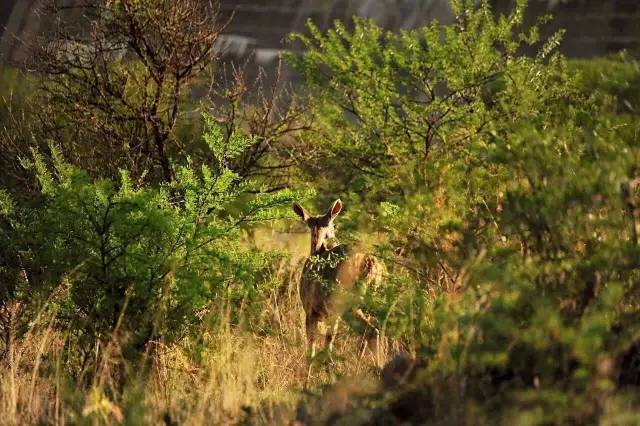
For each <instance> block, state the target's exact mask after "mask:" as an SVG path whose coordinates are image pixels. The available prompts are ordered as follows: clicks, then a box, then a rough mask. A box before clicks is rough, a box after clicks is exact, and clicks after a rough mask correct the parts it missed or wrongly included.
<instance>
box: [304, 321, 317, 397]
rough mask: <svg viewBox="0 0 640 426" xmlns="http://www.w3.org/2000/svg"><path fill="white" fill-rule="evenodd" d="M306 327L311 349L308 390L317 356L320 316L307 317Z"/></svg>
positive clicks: (307, 379)
mask: <svg viewBox="0 0 640 426" xmlns="http://www.w3.org/2000/svg"><path fill="white" fill-rule="evenodd" d="M305 326H306V332H307V346H308V349H309V369H308V370H307V378H306V380H305V382H304V388H305V389H306V388H307V384H308V383H309V380H310V379H311V367H312V365H313V360H314V358H315V356H316V339H317V335H318V315H316V314H315V313H313V312H310V313H308V314H307V315H306V317H305Z"/></svg>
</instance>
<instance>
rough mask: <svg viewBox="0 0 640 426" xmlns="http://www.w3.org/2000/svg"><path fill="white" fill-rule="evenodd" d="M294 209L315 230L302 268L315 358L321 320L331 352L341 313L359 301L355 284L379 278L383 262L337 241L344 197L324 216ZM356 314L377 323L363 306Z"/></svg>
mask: <svg viewBox="0 0 640 426" xmlns="http://www.w3.org/2000/svg"><path fill="white" fill-rule="evenodd" d="M293 210H294V212H295V213H296V214H297V215H298V216H300V217H301V218H302V219H303V220H304V221H305V223H306V224H307V225H308V226H309V229H310V230H311V254H310V256H309V257H308V258H307V259H306V261H305V264H304V268H303V271H302V277H301V280H300V299H301V301H302V306H303V308H304V312H305V326H306V334H307V341H308V344H309V346H310V349H311V359H313V357H314V356H315V347H316V343H317V339H318V324H319V323H320V322H323V323H324V324H326V325H327V327H330V329H329V330H328V332H327V334H326V339H325V348H326V349H328V352H329V355H330V354H331V349H332V344H333V340H334V338H335V334H336V331H337V328H338V324H339V320H340V317H341V315H342V314H343V313H344V312H345V311H347V310H349V309H351V308H352V307H353V306H354V305H355V303H354V301H353V294H354V290H355V289H354V287H355V286H356V284H357V283H359V282H360V283H363V284H364V285H370V284H372V283H376V282H377V281H379V279H380V277H381V265H380V263H379V262H378V261H377V260H376V258H375V257H374V256H373V255H370V254H366V253H361V252H356V251H352V250H349V248H348V247H346V246H343V245H334V241H333V239H334V238H335V229H334V225H333V219H335V217H336V216H337V215H338V214H339V213H340V211H341V210H342V202H341V201H340V200H336V201H335V202H334V203H333V204H332V206H331V208H330V209H329V211H328V212H327V213H326V214H324V215H322V216H310V215H309V214H308V213H307V212H306V210H304V208H303V207H302V206H300V205H299V204H294V206H293ZM354 314H355V315H356V317H358V318H359V319H360V320H361V321H363V322H365V323H366V324H367V325H368V326H370V327H373V325H372V324H371V321H370V320H369V319H368V318H367V317H366V316H365V315H364V313H363V312H362V311H361V310H360V309H356V310H354ZM310 371H311V370H309V373H310Z"/></svg>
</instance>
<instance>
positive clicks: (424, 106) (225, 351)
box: [0, 0, 640, 425]
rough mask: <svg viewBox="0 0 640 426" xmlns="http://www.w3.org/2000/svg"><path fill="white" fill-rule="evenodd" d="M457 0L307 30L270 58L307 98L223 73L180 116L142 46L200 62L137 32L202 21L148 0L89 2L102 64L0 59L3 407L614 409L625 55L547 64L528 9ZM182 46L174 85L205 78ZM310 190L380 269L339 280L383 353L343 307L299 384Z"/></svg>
mask: <svg viewBox="0 0 640 426" xmlns="http://www.w3.org/2000/svg"><path fill="white" fill-rule="evenodd" d="M476 3H477V2H475V1H472V0H454V1H452V5H453V8H454V12H455V15H456V17H457V18H456V21H455V23H453V24H450V25H443V24H440V23H437V22H434V23H432V24H429V25H427V26H425V27H422V28H418V29H415V30H407V31H401V32H391V31H386V30H383V29H382V28H380V27H379V26H378V25H377V24H376V23H375V22H373V21H370V20H365V19H358V18H354V21H353V23H340V22H337V23H336V24H335V26H334V27H333V28H331V29H329V30H328V31H326V32H322V31H321V30H320V29H318V28H317V27H315V26H314V25H313V24H312V23H310V24H309V31H308V34H307V35H301V34H298V35H292V37H291V39H292V42H294V43H298V44H299V45H300V46H301V47H302V48H303V49H302V50H301V51H302V53H301V54H299V55H293V54H292V55H290V56H289V57H288V58H287V60H288V61H289V63H290V64H291V65H292V66H293V67H294V68H296V69H297V70H298V71H299V72H300V73H301V74H302V75H303V76H304V81H305V84H304V85H303V87H301V88H299V91H300V93H304V97H303V95H298V96H292V95H291V94H290V93H289V94H283V93H280V92H277V91H275V90H274V91H272V92H271V95H268V96H267V95H265V93H269V91H268V90H265V89H264V88H262V89H261V90H259V91H258V93H259V95H258V99H259V100H258V102H257V103H255V104H252V103H251V102H250V101H249V100H248V98H247V97H246V96H245V94H246V93H248V92H250V89H249V88H248V86H247V85H246V84H245V82H244V80H243V78H242V73H241V72H239V71H238V72H236V74H235V76H236V79H235V80H234V81H233V82H231V84H230V85H228V86H224V87H221V89H220V90H219V91H218V92H217V96H212V97H211V99H208V100H204V101H200V102H201V103H200V104H199V105H194V104H193V103H192V101H191V100H190V99H188V97H187V96H183V95H182V94H181V93H182V92H180V93H179V94H178V96H177V97H171V94H172V93H173V94H175V91H173V90H171V88H172V87H173V88H175V84H178V83H177V81H178V79H177V77H176V76H178V75H182V73H181V72H177V71H176V70H177V68H176V67H177V66H178V65H177V64H178V63H177V62H175V60H176V58H177V57H178V56H179V55H178V56H175V55H173V56H172V55H171V54H167V55H165V53H166V52H182V53H184V54H185V55H187V57H189V58H191V59H193V58H195V57H199V56H197V55H196V56H190V55H191V53H188V52H187V53H185V52H184V50H183V49H182V48H179V47H176V46H174V44H175V43H179V42H184V43H186V44H185V46H186V45H187V44H189V43H190V42H187V41H185V40H187V39H184V40H183V39H181V38H179V37H178V38H176V39H175V40H173V39H172V40H169V39H167V38H166V37H163V36H162V34H165V31H168V30H169V29H170V27H169V25H176V26H177V27H176V29H175V31H178V29H180V30H184V29H185V28H191V27H190V26H189V25H200V24H202V25H203V27H202V30H203V31H205V30H206V28H209V29H211V28H216V29H219V28H221V26H219V25H218V21H217V20H216V19H218V18H216V14H215V10H214V9H211V10H200V11H199V12H198V13H197V14H194V13H189V11H186V10H182V9H181V8H180V6H179V5H176V4H174V3H173V2H164V1H155V0H153V1H144V2H138V1H131V2H130V1H129V0H126V1H125V0H122V1H115V2H104V3H101V4H100V5H101V7H100V8H97V9H95V10H94V11H93V12H95V15H87V16H88V19H93V21H92V22H93V24H94V26H93V28H94V29H95V33H94V34H93V36H92V37H89V38H88V40H89V41H88V42H87V44H88V45H89V46H96V45H102V46H111V45H112V44H109V43H113V42H114V40H116V41H118V43H122V46H121V49H122V50H123V51H125V52H129V51H131V55H129V54H127V55H123V56H122V57H115V56H112V55H111V54H107V52H108V51H109V50H108V49H107V50H105V51H103V53H104V55H102V56H100V57H101V58H102V60H101V61H102V62H101V63H102V65H104V66H103V67H102V68H101V70H100V72H94V71H95V69H94V68H91V69H89V70H87V69H86V67H84V66H83V63H84V62H83V61H82V57H81V55H85V54H87V52H94V53H95V52H96V50H95V49H94V50H92V49H91V48H90V49H78V50H71V51H65V54H64V55H59V54H56V51H53V54H52V56H49V60H48V62H43V63H47V64H48V65H51V64H60V62H59V61H61V60H64V61H65V62H64V63H65V64H67V65H69V64H71V65H70V66H69V67H68V68H65V69H64V70H63V71H61V72H54V71H51V72H48V71H47V70H46V69H43V70H41V71H42V73H41V74H37V75H32V76H29V77H25V78H20V77H18V76H16V75H15V74H14V73H13V72H7V73H6V74H3V75H2V76H1V77H2V78H3V79H7V80H11V81H12V82H13V83H12V86H13V87H15V89H14V90H13V91H12V93H14V94H15V96H14V97H10V96H9V93H3V96H5V98H4V99H5V103H4V106H3V107H2V108H1V109H0V119H2V133H0V135H1V137H0V143H1V144H2V145H3V146H2V149H1V150H0V152H2V154H0V161H1V162H2V165H3V166H4V167H3V173H2V176H0V183H1V184H2V189H0V242H2V245H1V246H0V283H1V287H0V336H1V338H2V339H1V341H0V413H1V415H0V418H1V419H3V420H2V421H3V422H6V423H7V424H24V423H27V424H33V423H42V424H59V423H60V424H61V423H91V424H118V423H130V424H142V423H154V424H157V423H160V424H161V423H165V424H183V423H184V424H203V423H207V424H208V423H216V424H217V423H247V424H263V423H269V424H270V423H276V424H287V423H293V422H294V421H299V422H301V423H310V424H316V423H318V424H321V423H338V424H394V423H401V422H405V423H409V424H456V425H457V424H568V423H569V424H599V423H603V424H634V423H637V421H638V416H637V414H636V413H637V412H638V409H639V408H640V399H639V398H638V395H639V393H638V387H639V386H640V340H639V336H640V326H639V324H638V321H637V317H638V313H639V310H640V293H639V290H640V289H639V284H640V264H639V259H640V246H639V241H638V239H639V234H640V204H639V203H640V174H639V173H640V168H638V164H640V145H639V144H638V141H637V134H638V131H640V120H639V118H638V105H639V99H638V91H637V89H638V87H640V68H639V67H638V63H637V61H636V60H635V59H633V57H631V56H630V55H628V54H618V55H615V56H611V57H608V58H599V59H592V60H581V61H575V60H568V59H566V58H564V57H563V56H562V55H560V54H559V53H557V51H556V48H557V46H558V45H559V43H561V34H557V35H554V36H552V37H551V38H549V39H546V40H541V38H540V36H539V34H540V31H539V29H538V26H533V27H526V26H525V25H524V16H525V7H526V1H519V2H517V3H518V4H517V6H516V7H515V8H514V10H513V11H512V13H511V14H509V15H508V16H495V15H494V13H493V11H492V10H491V8H490V7H489V6H488V5H487V3H486V2H481V3H480V5H477V4H476ZM167 7H169V8H170V9H171V10H170V12H171V13H174V14H175V17H176V19H169V18H170V16H173V15H171V13H169V12H167V10H165V8H167ZM165 12H166V13H165ZM120 14H124V15H122V16H121V15H120ZM202 16H206V18H202ZM116 17H119V18H116ZM154 17H155V18H154ZM178 17H179V18H180V19H184V21H179V20H177V19H178ZM116 19H117V21H114V20H116ZM126 19H129V20H130V23H132V25H124V24H123V23H124V22H129V21H126ZM164 19H167V22H166V23H163V22H164V21H163V20H164ZM209 19H211V21H209ZM145 20H151V21H152V22H154V24H155V25H152V26H150V27H149V26H142V25H139V26H137V25H134V24H135V23H137V22H143V21H145ZM194 20H196V21H194ZM145 22H146V21H145ZM180 22H181V23H180ZM203 22H209V23H216V25H215V26H213V27H211V26H208V25H204V24H203ZM185 23H189V25H186V24H185ZM183 24H185V25H183ZM540 24H542V22H541V23H540ZM67 30H68V28H67ZM106 30H109V31H110V32H106ZM132 30H135V31H136V34H138V35H135V36H133V35H132V33H131V31H132ZM171 31H172V33H173V32H174V31H173V30H171ZM216 31H217V30H216ZM138 32H140V33H138ZM56 34H57V36H60V34H66V35H65V37H67V38H68V37H69V31H67V32H64V33H56ZM96 34H99V35H102V36H105V35H106V34H108V35H109V37H107V38H105V37H103V38H100V37H95V35H96ZM211 36H212V37H213V38H214V39H215V37H216V36H217V32H215V34H213V33H211ZM127 37H131V38H127ZM105 40H109V43H107V42H106V41H105ZM144 40H148V43H147V42H145V43H146V44H148V45H149V46H148V47H149V49H147V50H140V49H136V46H138V45H137V44H136V43H142V42H143V41H144ZM158 40H160V41H163V42H167V43H170V44H171V43H174V44H171V46H173V47H172V48H169V47H166V46H165V47H158V46H159V45H158V44H156V42H157V41H158ZM181 40H182V41H181ZM188 40H191V39H188ZM207 40H208V39H207ZM209 41H212V40H209ZM103 42H104V43H103ZM101 43H102V44H101ZM145 43H143V44H142V46H144V45H145ZM207 43H208V42H207ZM48 46H49V47H52V48H54V49H55V48H56V45H55V44H51V45H48ZM64 46H70V45H69V44H68V43H67V44H64ZM181 46H183V45H181ZM183 47H184V46H183ZM152 48H158V49H159V50H158V52H164V53H157V52H156V51H155V50H153V49H152ZM171 49H174V50H171ZM524 51H528V52H531V51H533V52H534V53H533V54H523V53H522V52H524ZM154 52H156V53H154ZM206 52H207V54H211V57H210V58H209V59H210V60H212V61H213V63H214V65H213V66H209V65H207V66H204V65H203V66H200V65H199V64H200V62H197V63H196V64H195V65H194V66H193V67H192V68H190V69H191V71H189V72H187V73H186V74H185V79H186V80H185V83H184V84H185V90H186V86H189V85H190V84H193V85H194V86H193V87H195V86H197V85H198V84H200V82H201V81H203V80H205V79H209V78H213V79H215V78H216V76H217V75H218V73H219V72H220V69H219V68H217V67H216V61H215V58H214V56H215V55H213V51H210V50H206ZM58 53H60V52H58ZM176 55H177V53H176ZM161 60H164V61H165V62H167V61H168V62H167V64H174V65H175V66H174V68H171V67H170V66H169V65H166V66H164V65H161V62H162V61H161ZM78 61H79V62H78ZM172 61H173V62H172ZM174 62H175V63H174ZM178 62H179V65H180V66H184V65H185V62H184V61H182V60H180V61H178ZM162 63H164V62H162ZM203 63H204V62H203ZM157 67H159V68H157ZM158 70H163V72H165V71H166V73H167V77H166V78H161V79H160V80H159V81H158V79H157V78H156V77H157V72H158ZM85 71H86V72H88V74H85ZM89 71H90V72H89ZM78 72H80V74H78ZM123 76H127V77H126V78H124V77H123ZM85 77H91V79H92V80H91V81H92V82H93V83H95V84H93V85H92V84H85V83H86V82H87V81H89V80H86V79H85ZM187 80H188V82H187ZM118 82H119V83H118ZM116 83H117V84H116ZM121 83H122V84H121ZM142 83H143V84H144V87H146V88H144V87H143V88H140V87H139V86H136V84H142ZM70 84H72V85H73V86H71V85H70ZM165 84H168V85H169V86H166V87H165ZM172 85H173V86H172ZM178 86H181V87H182V83H180V84H178ZM3 87H4V86H3ZM31 88H33V89H31ZM96 88H100V89H99V90H97V89H96ZM114 88H119V89H118V90H117V91H115V92H114V91H109V90H111V89H114ZM149 88H156V90H155V91H154V90H151V89H149ZM94 89H96V90H94ZM114 90H115V89H114ZM159 92H160V93H161V94H160V95H159V96H160V97H159V98H157V99H156V102H155V104H154V101H153V99H154V98H153V97H149V98H147V97H146V95H145V96H142V97H141V94H147V95H149V94H151V93H159ZM72 94H73V96H71V95H72ZM114 94H115V95H117V96H116V97H115V98H113V99H112V98H111V97H110V96H111V95H114ZM107 95H109V96H107ZM285 95H286V96H285ZM43 99H44V100H46V102H45V103H44V104H43V103H42V100H43ZM100 99H101V101H100V102H97V100H100ZM115 99H117V100H115ZM287 99H288V100H289V102H288V103H287V102H285V100H287ZM149 102H150V103H149ZM285 104H286V106H285ZM55 105H57V106H56V107H54V106H55ZM154 105H155V107H156V108H157V113H158V117H160V116H162V120H160V119H157V120H156V119H154V118H153V117H152V116H150V115H149V113H148V111H147V110H146V109H145V108H147V107H151V108H153V107H154ZM172 105H173V107H172ZM112 108H116V109H117V111H115V112H113V111H112V112H109V111H111V109H112ZM173 108H180V109H181V110H184V111H187V110H191V111H196V109H197V110H198V114H197V115H194V114H190V116H189V118H183V117H184V116H183V115H181V114H178V113H176V112H174V113H175V115H172V114H174V113H172V112H171V111H173ZM127 111H129V112H127ZM132 111H135V114H136V115H135V117H130V114H129V113H130V112H132ZM145 111H147V112H145ZM160 111H162V113H161V112H160ZM202 111H206V112H205V113H202ZM265 112H267V113H266V115H265ZM112 114H115V115H112ZM166 114H168V115H166ZM108 117H121V118H122V119H117V120H109V119H108ZM125 117H130V118H132V120H131V121H129V120H128V119H125ZM43 118H46V119H43ZM96 120H97V121H96ZM145 120H146V121H145ZM54 123H58V124H63V125H64V126H58V127H56V129H59V130H61V131H59V132H54V133H50V132H49V129H51V128H52V127H51V126H52V125H53V124H54ZM96 123H102V124H106V123H108V124H109V128H108V129H107V127H105V126H103V125H98V126H96V125H95V124H96ZM135 123H138V124H139V125H138V124H135ZM130 126H131V127H130ZM154 126H162V128H158V129H156V130H157V132H155V133H154ZM71 130H73V131H71ZM96 130H98V131H100V132H102V131H105V130H109V131H108V132H107V133H105V134H104V135H103V136H104V137H103V136H100V137H98V136H96V134H95V131H96ZM134 130H135V131H134ZM45 135H48V136H47V137H45ZM124 135H127V136H126V138H131V137H134V136H135V138H137V139H136V140H137V141H138V142H135V143H131V141H132V140H133V139H125V136H124ZM158 135H161V136H163V139H162V140H161V145H162V146H163V147H164V148H167V149H163V150H161V151H158V150H157V149H159V148H158V146H159V145H158V143H157V142H158V139H157V137H158ZM145 138H148V143H149V146H150V147H151V146H154V147H155V148H154V150H148V151H145V150H144V149H141V148H140V147H142V146H144V144H145V143H147V142H145V141H147V139H145ZM97 141H100V142H104V144H105V145H100V148H97V147H98V145H95V143H96V142H97ZM187 142H189V143H187ZM85 143H86V145H84V144H85ZM83 146H84V147H85V148H86V147H96V149H93V148H92V149H85V148H83ZM169 146H171V147H172V148H170V149H169V148H168V147H169ZM112 148H113V149H112ZM105 153H108V154H109V155H110V158H111V159H112V161H110V162H105V161H104V157H103V155H104V154H105ZM105 163H106V164H105ZM312 198H313V199H314V200H315V202H316V203H317V206H318V207H321V208H322V209H324V208H326V206H327V205H329V201H333V200H334V199H336V198H341V199H342V200H343V201H344V204H345V211H344V212H343V213H342V214H341V216H340V217H339V218H337V219H336V224H337V225H338V227H339V229H338V237H339V238H341V239H342V240H343V241H344V240H358V241H359V244H360V245H361V246H364V247H368V248H369V249H370V250H371V251H372V252H373V253H375V255H376V256H377V257H378V259H379V260H380V261H382V262H384V263H385V268H384V269H385V276H384V277H383V280H382V283H381V284H380V285H378V286H377V287H376V288H371V289H367V290H366V291H364V292H362V293H361V294H359V295H358V296H359V300H361V301H362V306H361V308H362V310H363V311H365V312H366V314H367V315H368V316H371V318H372V319H373V320H374V321H373V322H374V323H375V324H376V325H377V326H378V327H379V331H380V345H381V348H382V351H378V352H377V353H376V354H375V355H372V354H370V353H369V352H367V351H364V350H362V349H363V342H365V341H366V340H367V338H368V337H370V336H368V335H367V334H366V333H367V332H366V330H363V328H362V327H361V326H359V325H358V324H357V321H351V318H350V317H349V314H346V315H345V321H344V322H343V325H342V329H343V330H342V331H341V332H340V333H339V335H338V338H337V339H336V348H335V353H334V355H333V360H323V359H319V361H318V362H320V366H319V367H315V368H314V370H313V375H312V377H311V378H310V380H309V381H307V380H306V379H307V368H306V367H307V361H308V359H307V351H306V349H305V340H306V337H305V333H304V320H303V312H302V307H301V304H300V299H299V294H298V288H297V287H298V283H299V279H300V272H301V267H302V263H301V262H300V259H301V258H302V257H304V256H306V255H307V254H308V252H307V250H308V242H307V241H306V240H301V241H299V242H298V241H295V239H296V237H295V235H296V234H295V233H294V232H290V231H293V230H298V229H300V230H302V228H290V227H293V226H297V225H294V223H295V222H294V221H293V220H290V219H293V217H294V216H293V214H292V212H291V205H292V204H293V202H294V201H299V200H303V199H307V200H309V199H312ZM287 232H290V233H287ZM279 235H286V240H285V244H284V245H288V249H289V250H288V251H287V250H283V248H285V247H283V244H278V243H277V240H278V238H279V237H278V236H279ZM378 357H383V361H384V362H386V363H387V365H386V366H385V367H384V368H383V369H380V368H379V367H378V366H377V361H379V359H378Z"/></svg>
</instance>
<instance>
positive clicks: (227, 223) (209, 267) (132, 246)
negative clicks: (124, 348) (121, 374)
mask: <svg viewBox="0 0 640 426" xmlns="http://www.w3.org/2000/svg"><path fill="white" fill-rule="evenodd" d="M205 140H206V142H207V144H208V145H209V147H210V149H211V158H212V161H211V164H210V165H209V166H207V165H203V166H202V167H200V168H199V169H195V168H193V167H191V166H184V167H179V168H177V172H176V179H175V181H174V182H172V183H171V184H165V185H161V186H157V187H156V186H149V185H137V184H136V183H134V182H132V180H131V178H130V177H129V175H128V173H127V172H126V171H121V176H120V180H119V181H117V182H114V181H111V180H106V179H101V180H93V179H91V178H90V177H89V175H88V174H87V173H86V172H84V171H83V170H80V169H78V168H76V167H74V166H71V165H69V164H67V163H65V161H64V159H63V158H62V157H61V155H60V153H59V151H58V150H57V149H56V148H55V147H54V146H51V153H52V158H51V160H52V166H51V167H49V166H48V165H47V164H46V161H45V158H44V156H43V155H42V154H40V153H38V152H34V161H33V162H32V166H33V168H34V169H35V171H36V174H37V177H38V180H39V182H40V185H41V188H42V192H43V195H44V201H43V205H42V206H41V208H39V210H38V213H37V215H36V217H35V218H33V222H32V226H33V230H32V238H33V241H35V242H36V244H37V247H33V250H34V251H37V253H38V259H39V264H40V266H41V268H42V270H43V272H44V274H45V278H43V282H44V283H45V285H44V289H43V290H44V291H47V288H48V291H49V292H50V291H52V290H53V288H54V287H56V288H58V289H59V290H60V288H59V286H62V291H63V292H64V293H65V294H66V296H65V297H61V298H60V302H59V303H60V307H59V316H60V318H61V319H62V320H65V321H68V323H69V327H71V329H73V330H75V332H76V333H77V335H78V339H80V340H81V341H82V343H84V344H83V346H84V347H85V348H86V349H90V348H91V347H92V345H95V342H96V341H104V340H105V339H108V338H110V336H111V334H112V333H114V332H116V331H118V332H121V333H122V335H125V336H127V339H128V341H129V342H130V344H131V347H132V348H136V347H137V348H141V347H142V346H141V345H143V344H145V343H146V342H148V341H149V340H150V339H157V338H161V339H163V340H167V341H170V340H175V339H178V338H181V337H184V336H187V335H189V332H190V330H192V329H193V326H194V324H197V323H199V322H200V321H201V320H202V318H203V316H206V312H207V311H208V310H209V309H210V308H211V307H212V306H217V304H219V303H222V302H223V301H226V302H231V303H232V308H233V305H234V303H236V302H240V301H242V300H244V299H247V298H250V297H252V296H253V295H254V294H255V293H256V292H257V291H258V290H259V289H258V286H259V285H260V279H259V274H260V272H261V270H262V269H263V268H264V267H265V266H266V261H267V260H268V259H269V256H270V255H269V254H268V253H262V252H259V251H256V250H252V249H248V248H242V247H241V245H240V244H239V240H240V233H241V230H242V229H243V227H244V226H246V225H247V224H258V223H265V222H268V221H271V220H273V219H276V218H279V217H281V215H282V213H281V208H283V207H288V206H290V204H291V202H292V200H293V199H294V196H295V193H294V192H291V191H281V192H277V193H272V194H264V193H259V194H256V195H253V196H248V195H247V194H245V193H244V191H243V189H244V187H245V186H246V184H247V183H246V182H244V181H243V180H242V179H240V178H239V177H238V175H236V174H235V173H233V172H232V171H231V170H230V169H229V168H227V163H228V162H229V161H230V160H232V159H233V158H235V157H236V156H238V155H240V154H242V152H244V150H245V149H247V148H248V147H250V146H251V144H252V143H253V141H252V139H250V138H247V137H244V136H241V135H239V134H236V135H235V136H234V137H232V138H230V139H227V138H225V137H223V133H222V132H221V131H220V130H219V129H217V128H216V127H215V126H214V125H213V124H211V126H210V128H209V129H208V131H207V133H206V134H205Z"/></svg>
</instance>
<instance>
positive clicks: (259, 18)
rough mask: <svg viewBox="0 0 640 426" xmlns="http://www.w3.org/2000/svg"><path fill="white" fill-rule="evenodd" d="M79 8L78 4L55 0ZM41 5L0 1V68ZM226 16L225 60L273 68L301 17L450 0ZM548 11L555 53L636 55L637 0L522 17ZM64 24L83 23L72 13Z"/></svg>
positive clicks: (424, 15)
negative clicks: (559, 37)
mask: <svg viewBox="0 0 640 426" xmlns="http://www.w3.org/2000/svg"><path fill="white" fill-rule="evenodd" d="M492 1H493V3H494V7H495V8H496V10H498V11H506V10H508V9H509V8H510V7H511V6H512V5H513V3H514V1H515V0H492ZM61 2H62V3H63V4H66V5H69V6H71V5H74V4H80V3H81V0H61ZM41 3H42V0H2V1H0V34H1V36H0V37H1V38H0V63H5V64H6V63H11V64H17V65H19V64H20V63H21V62H22V61H24V59H25V58H26V56H27V49H26V48H25V47H24V46H25V43H26V42H28V40H29V39H30V37H32V36H33V34H37V33H38V32H42V31H46V29H47V26H48V25H51V19H49V18H48V17H46V16H42V14H40V13H39V7H40V6H41ZM221 9H222V12H223V14H224V15H225V16H231V14H233V20H232V21H231V24H230V25H229V27H228V28H227V30H226V32H225V34H224V36H223V37H221V39H220V44H219V48H220V50H221V52H223V54H224V56H225V57H226V59H232V60H241V61H243V62H244V61H246V60H247V59H248V60H249V61H250V63H251V62H253V63H254V64H256V65H261V66H265V67H269V66H272V65H273V64H274V62H276V61H277V59H278V53H279V51H280V50H282V49H284V48H287V46H286V45H285V44H283V38H284V37H285V36H286V34H288V33H290V32H292V31H303V30H304V24H305V22H306V21H307V19H311V20H313V21H314V22H315V23H316V24H318V25H319V26H320V27H321V28H326V27H327V26H329V25H330V24H331V23H332V22H333V20H335V19H341V20H348V19H349V17H350V16H352V15H359V16H367V17H372V18H374V19H376V20H377V21H378V22H379V23H381V24H382V25H384V26H386V27H387V28H390V29H399V28H412V27H415V26H418V25H420V24H423V23H425V22H428V21H430V20H432V19H438V20H440V21H444V22H447V21H450V20H451V19H452V16H451V11H450V8H449V0H235V1H232V0H222V4H221ZM547 13H552V14H553V15H554V17H555V18H556V19H555V20H554V21H553V23H552V24H550V25H547V27H546V32H547V34H549V33H551V32H553V31H555V30H557V29H558V28H565V29H566V30H567V32H566V36H565V39H564V42H563V44H562V47H561V50H562V51H563V52H564V53H565V54H567V55H568V56H571V57H594V56H603V55H605V54H607V53H610V52H616V51H619V50H622V49H627V50H629V51H630V52H631V53H632V54H636V53H638V48H639V46H640V2H639V1H638V0H531V1H530V7H529V15H530V16H529V19H533V18H534V17H535V16H539V15H543V14H547ZM68 18H69V19H71V20H74V21H76V22H82V17H81V15H80V12H79V11H75V12H70V13H69V17H68Z"/></svg>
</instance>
